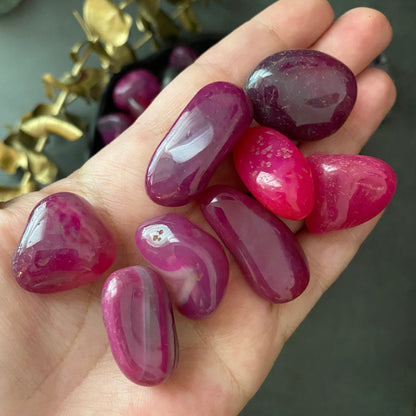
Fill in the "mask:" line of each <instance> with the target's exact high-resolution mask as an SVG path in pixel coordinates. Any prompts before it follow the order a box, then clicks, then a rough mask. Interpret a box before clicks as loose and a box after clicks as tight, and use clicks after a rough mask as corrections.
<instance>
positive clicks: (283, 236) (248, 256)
mask: <svg viewBox="0 0 416 416" xmlns="http://www.w3.org/2000/svg"><path fill="white" fill-rule="evenodd" d="M201 199H202V201H201V209H202V213H203V215H204V217H205V219H206V220H207V221H208V223H209V224H210V225H211V227H212V228H213V229H214V231H215V232H216V233H217V234H218V236H219V237H220V239H221V240H222V242H223V243H224V244H225V245H226V247H227V248H228V249H229V250H230V252H231V254H232V255H233V256H234V259H235V261H236V263H237V264H238V266H239V267H240V270H241V271H242V273H243V275H244V276H245V278H246V280H247V281H248V283H249V284H250V286H251V287H252V289H253V290H254V292H256V293H257V294H258V295H259V296H261V297H262V298H264V299H266V300H268V301H270V302H274V303H283V302H288V301H290V300H293V299H295V298H296V297H298V296H299V295H300V294H301V293H302V292H303V291H304V290H305V289H306V286H307V285H308V282H309V270H308V265H307V260H306V257H305V254H304V252H303V250H302V247H301V246H300V244H299V243H298V240H297V238H296V236H295V235H294V234H293V233H292V232H291V231H290V230H289V228H288V227H287V226H286V225H285V224H284V223H283V222H282V221H281V220H279V219H278V218H277V217H276V216H275V215H273V214H272V213H271V212H269V211H268V210H267V209H266V208H264V207H263V206H262V205H260V204H259V203H258V202H257V201H256V200H254V199H253V198H250V197H249V196H247V195H245V194H243V193H241V192H239V191H237V190H236V189H233V188H230V187H228V186H213V187H211V188H209V189H208V190H207V191H206V192H205V193H204V194H203V195H202V198H201Z"/></svg>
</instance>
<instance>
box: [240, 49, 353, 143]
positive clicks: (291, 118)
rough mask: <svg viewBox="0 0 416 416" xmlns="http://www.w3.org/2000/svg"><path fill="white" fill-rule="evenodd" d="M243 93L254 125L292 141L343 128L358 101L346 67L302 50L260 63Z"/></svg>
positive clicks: (316, 52)
mask: <svg viewBox="0 0 416 416" xmlns="http://www.w3.org/2000/svg"><path fill="white" fill-rule="evenodd" d="M245 89H246V92H247V95H248V96H249V97H250V99H251V101H252V102H253V108H254V118H255V119H256V121H257V122H258V123H259V124H261V125H262V126H267V127H272V128H274V129H275V130H277V131H279V132H281V133H283V134H284V135H285V136H287V137H288V138H289V139H291V140H305V141H307V140H319V139H323V138H324V137H327V136H329V135H331V134H332V133H334V132H335V131H337V130H338V129H339V128H340V127H341V126H342V124H344V122H345V120H346V119H347V117H348V115H349V114H350V112H351V110H352V108H353V106H354V103H355V100H356V97H357V83H356V80H355V77H354V74H353V73H352V72H351V70H350V69H349V68H348V67H347V66H345V65H344V64H343V63H342V62H340V61H338V60H337V59H335V58H333V57H331V56H329V55H326V54H324V53H322V52H318V51H312V50H302V49H300V50H287V51H282V52H279V53H276V54H274V55H271V56H269V57H268V58H266V59H265V60H263V61H262V62H260V64H259V65H257V67H256V68H255V69H254V70H253V71H252V73H251V74H250V76H249V77H248V79H247V81H246V87H245Z"/></svg>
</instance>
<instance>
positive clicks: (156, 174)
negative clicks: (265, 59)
mask: <svg viewBox="0 0 416 416" xmlns="http://www.w3.org/2000/svg"><path fill="white" fill-rule="evenodd" d="M252 115H253V113H252V106H251V103H250V101H249V99H248V98H247V96H246V95H245V93H244V91H243V90H242V89H241V88H238V87H237V86H235V85H233V84H230V83H228V82H214V83H212V84H209V85H207V86H205V87H203V88H202V89H201V90H200V91H199V92H198V93H197V94H196V95H195V96H194V98H193V99H192V100H191V101H190V102H189V104H188V105H187V106H186V107H185V109H184V110H183V112H182V113H181V115H180V116H179V118H178V119H177V120H176V122H175V123H174V125H173V126H172V128H171V129H170V130H169V131H168V133H167V135H166V136H165V138H164V139H163V140H162V142H161V143H160V145H159V147H158V148H157V149H156V151H155V153H154V155H153V157H152V159H151V161H150V163H149V166H148V169H147V173H146V190H147V193H148V195H149V197H150V198H151V199H152V200H153V201H154V202H156V203H158V204H160V205H165V206H180V205H185V204H187V203H189V202H191V201H192V200H193V199H195V198H196V197H197V196H198V195H199V194H200V193H201V192H202V191H203V190H204V188H205V187H206V186H207V184H208V182H209V180H210V179H211V176H212V174H213V173H214V171H215V170H216V169H217V167H218V165H219V164H220V162H221V161H222V160H223V159H224V157H225V156H226V155H227V154H228V153H229V152H230V151H231V149H232V148H233V146H234V145H235V143H236V142H237V140H238V139H239V138H240V137H241V135H242V134H243V133H244V132H245V130H246V129H247V128H248V127H249V126H250V123H251V121H252Z"/></svg>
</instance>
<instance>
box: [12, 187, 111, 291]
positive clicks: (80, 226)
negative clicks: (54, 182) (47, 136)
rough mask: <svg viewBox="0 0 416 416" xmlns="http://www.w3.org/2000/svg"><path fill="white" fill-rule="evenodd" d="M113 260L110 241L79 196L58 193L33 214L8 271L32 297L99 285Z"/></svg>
mask: <svg viewBox="0 0 416 416" xmlns="http://www.w3.org/2000/svg"><path fill="white" fill-rule="evenodd" d="M116 254H117V246H116V243H115V241H114V238H113V236H112V235H111V233H110V231H108V230H107V228H106V226H105V225H104V223H103V222H102V221H101V219H100V218H99V217H98V216H97V214H96V212H95V210H94V208H93V207H92V205H91V204H90V203H89V202H87V201H86V200H85V199H83V198H81V197H80V196H78V195H75V194H72V193H70V192H60V193H57V194H52V195H49V196H47V197H46V198H44V199H43V200H42V201H40V202H39V203H38V204H37V205H36V207H35V208H34V209H33V211H32V213H31V214H30V217H29V221H28V223H27V225H26V229H25V231H24V233H23V236H22V238H21V240H20V243H19V246H18V248H17V250H16V252H15V254H14V256H13V260H12V271H13V274H14V276H15V278H16V280H17V282H18V283H19V285H20V286H22V287H23V288H24V289H26V290H28V291H30V292H37V293H52V292H60V291H63V290H68V289H74V288H76V287H78V286H81V285H85V284H87V283H90V282H92V281H93V280H96V279H98V278H99V277H100V276H101V275H102V274H103V273H104V272H105V271H106V270H108V269H109V268H110V266H111V265H112V264H113V262H114V260H115V258H116Z"/></svg>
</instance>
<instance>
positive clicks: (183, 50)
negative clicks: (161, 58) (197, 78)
mask: <svg viewBox="0 0 416 416" xmlns="http://www.w3.org/2000/svg"><path fill="white" fill-rule="evenodd" d="M196 58H198V54H197V53H196V52H195V51H194V50H193V49H192V48H190V47H189V46H185V45H181V46H176V47H175V48H173V49H172V52H171V53H170V55H169V66H174V67H176V68H181V69H184V68H186V67H187V66H189V65H191V64H192V63H193V62H194V61H195V59H196Z"/></svg>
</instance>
